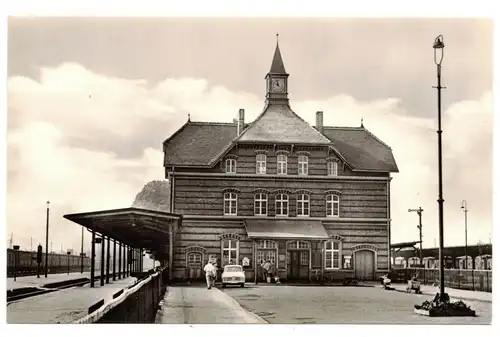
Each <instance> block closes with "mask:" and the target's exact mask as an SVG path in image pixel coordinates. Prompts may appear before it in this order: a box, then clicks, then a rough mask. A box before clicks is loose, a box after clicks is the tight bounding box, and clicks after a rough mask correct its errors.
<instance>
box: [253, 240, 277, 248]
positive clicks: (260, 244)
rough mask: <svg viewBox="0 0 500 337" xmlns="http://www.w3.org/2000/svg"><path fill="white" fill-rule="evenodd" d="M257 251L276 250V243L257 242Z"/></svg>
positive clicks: (267, 241)
mask: <svg viewBox="0 0 500 337" xmlns="http://www.w3.org/2000/svg"><path fill="white" fill-rule="evenodd" d="M257 249H276V242H275V241H270V240H260V241H257Z"/></svg>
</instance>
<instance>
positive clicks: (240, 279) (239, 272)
mask: <svg viewBox="0 0 500 337" xmlns="http://www.w3.org/2000/svg"><path fill="white" fill-rule="evenodd" d="M227 285H239V286H240V287H242V288H243V287H244V286H245V272H244V271H243V267H242V266H240V265H234V264H233V265H228V266H225V267H224V271H223V272H222V288H225V287H226V286H227Z"/></svg>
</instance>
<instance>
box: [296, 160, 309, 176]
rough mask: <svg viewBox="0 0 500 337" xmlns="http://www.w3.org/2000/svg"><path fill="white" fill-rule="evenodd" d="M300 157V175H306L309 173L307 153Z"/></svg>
mask: <svg viewBox="0 0 500 337" xmlns="http://www.w3.org/2000/svg"><path fill="white" fill-rule="evenodd" d="M298 159H299V166H298V168H299V176H306V175H307V173H308V159H309V158H307V156H306V155H300V156H299V157H298Z"/></svg>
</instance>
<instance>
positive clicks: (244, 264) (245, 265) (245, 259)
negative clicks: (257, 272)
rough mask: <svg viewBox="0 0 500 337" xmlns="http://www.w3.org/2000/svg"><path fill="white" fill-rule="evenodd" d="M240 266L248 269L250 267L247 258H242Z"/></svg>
mask: <svg viewBox="0 0 500 337" xmlns="http://www.w3.org/2000/svg"><path fill="white" fill-rule="evenodd" d="M241 265H242V266H243V267H248V266H249V265H250V259H249V258H248V257H244V258H243V259H242V260H241Z"/></svg>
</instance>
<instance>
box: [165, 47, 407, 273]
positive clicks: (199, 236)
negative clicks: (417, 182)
mask: <svg viewBox="0 0 500 337" xmlns="http://www.w3.org/2000/svg"><path fill="white" fill-rule="evenodd" d="M288 76H289V75H288V73H286V71H285V67H284V64H283V60H282V57H281V53H280V49H279V46H278V45H277V46H276V50H275V53H274V58H273V60H272V64H271V69H270V71H269V73H268V74H267V76H266V88H267V94H266V100H265V106H264V109H263V112H262V113H261V114H260V115H259V116H258V117H257V119H256V120H255V121H253V122H252V123H246V122H245V111H244V110H243V109H240V110H239V114H238V118H237V119H236V120H235V121H234V122H233V123H214V122H194V121H190V120H189V119H188V121H187V122H186V124H184V125H183V126H182V127H181V128H180V129H179V130H177V131H176V132H175V133H174V134H173V135H172V136H171V137H169V138H168V139H166V140H165V142H164V143H163V151H164V167H165V176H166V178H168V180H169V182H170V188H171V191H170V194H171V200H170V202H171V204H170V211H171V212H172V213H175V214H181V215H182V218H183V219H182V226H181V227H180V228H179V229H178V231H177V234H176V236H175V240H174V258H173V277H174V278H175V279H186V278H191V279H196V278H202V277H203V273H202V272H201V270H202V267H203V265H204V264H205V263H207V261H209V259H212V260H215V261H217V263H218V266H220V267H222V266H224V265H226V264H228V263H229V261H237V263H238V264H241V263H242V260H243V259H248V260H249V261H250V262H249V266H248V267H245V269H246V275H247V280H248V281H251V280H257V277H258V273H259V268H260V263H261V261H263V260H270V261H272V262H273V264H275V266H276V270H277V273H278V274H279V276H280V278H281V279H282V280H295V279H308V278H309V277H310V275H312V273H313V272H315V271H316V272H317V271H321V272H330V273H334V274H335V276H334V277H335V278H336V279H339V278H343V277H347V276H356V277H358V278H360V279H370V280H373V279H376V278H377V276H379V275H381V274H384V273H386V272H387V271H388V269H389V242H390V225H391V224H390V207H389V205H390V182H391V179H392V178H391V173H393V172H398V168H397V165H396V162H395V159H394V157H393V154H392V150H391V148H390V147H389V146H388V145H386V144H385V143H384V142H382V141H381V140H380V139H378V138H377V137H375V135H373V134H372V133H371V132H369V131H368V130H367V129H366V128H365V127H364V126H363V125H361V126H360V127H332V126H325V125H323V112H321V111H318V112H317V113H316V125H315V126H311V125H309V124H308V123H307V122H306V121H304V120H303V119H302V118H301V117H300V116H299V115H297V114H296V113H295V112H294V111H293V110H292V109H291V107H290V104H289V100H288ZM213 113H217V111H213Z"/></svg>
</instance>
